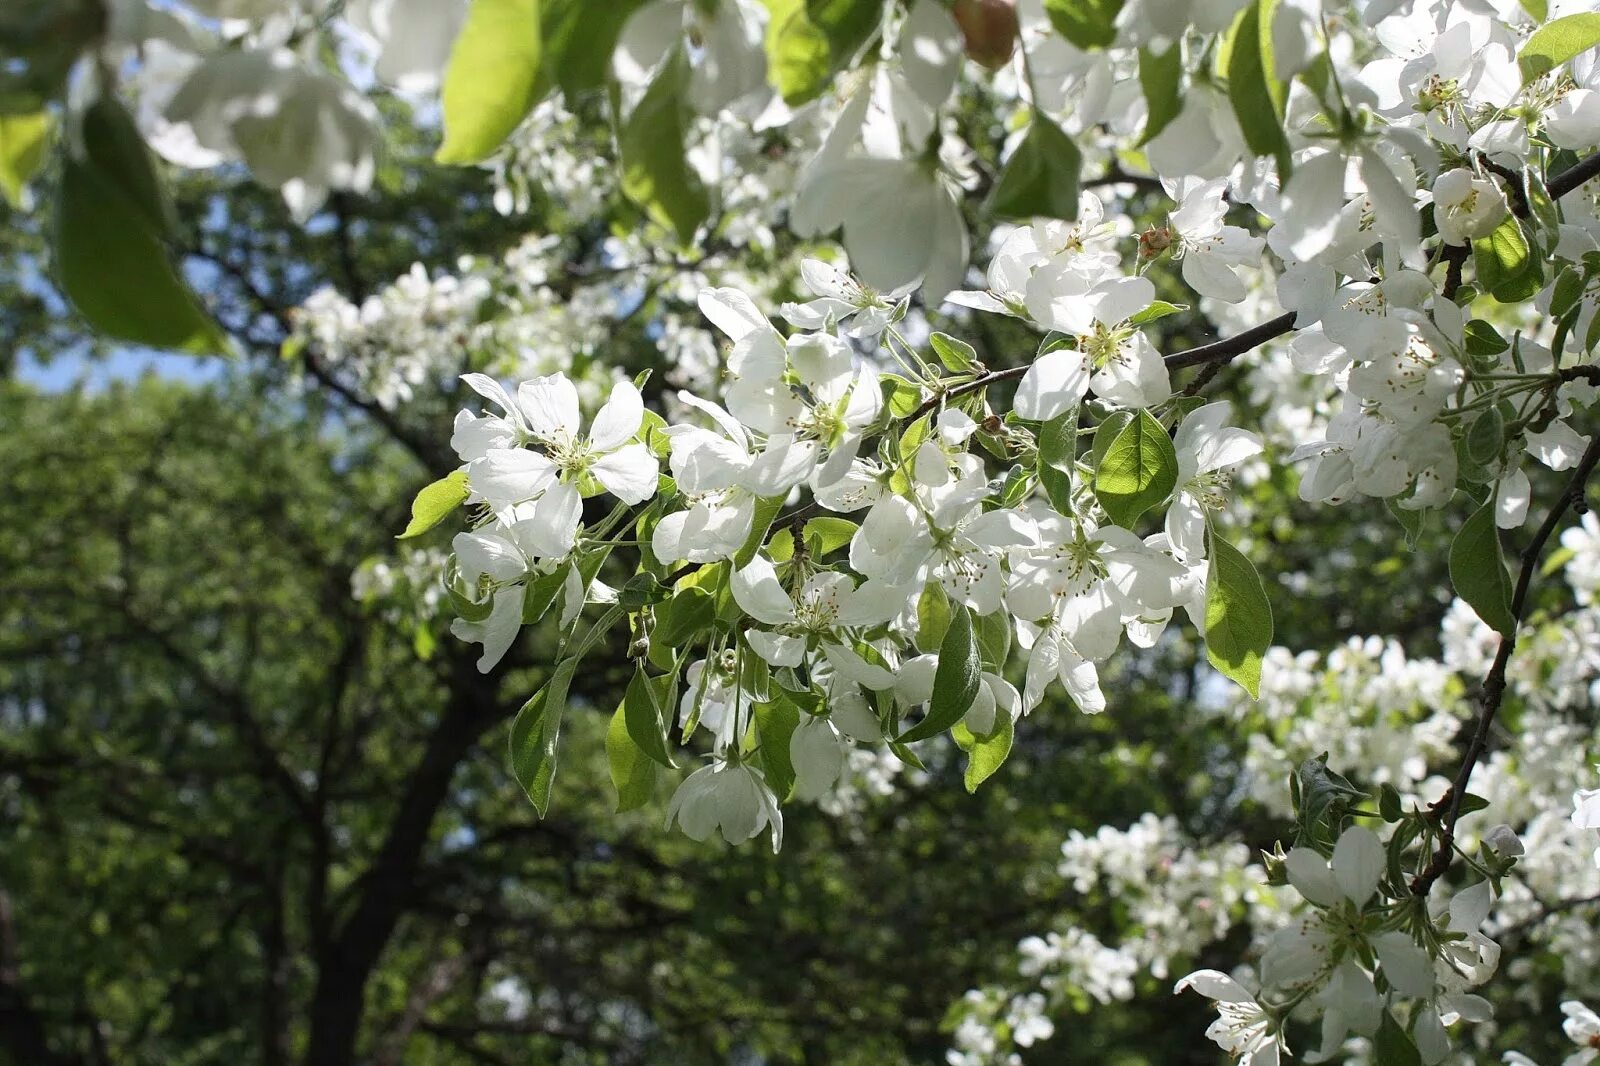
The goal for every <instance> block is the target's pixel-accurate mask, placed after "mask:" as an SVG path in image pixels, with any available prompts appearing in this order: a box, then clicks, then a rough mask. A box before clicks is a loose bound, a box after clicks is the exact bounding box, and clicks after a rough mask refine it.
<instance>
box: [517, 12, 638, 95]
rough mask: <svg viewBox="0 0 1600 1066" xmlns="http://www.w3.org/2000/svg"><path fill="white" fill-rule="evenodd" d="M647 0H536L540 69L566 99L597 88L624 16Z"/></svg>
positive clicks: (604, 72)
mask: <svg viewBox="0 0 1600 1066" xmlns="http://www.w3.org/2000/svg"><path fill="white" fill-rule="evenodd" d="M646 2H648V0H607V2H606V3H604V4H596V3H593V2H592V0H540V6H541V7H542V11H541V14H542V16H543V19H542V24H541V32H542V34H543V37H544V69H545V70H546V71H547V72H549V73H550V76H551V77H552V78H553V80H554V81H555V83H556V85H558V86H560V88H561V91H562V92H563V93H565V94H566V95H567V97H568V99H569V100H570V99H574V98H576V97H577V96H579V95H580V94H582V93H585V92H589V91H592V90H595V89H599V88H601V87H602V86H603V85H604V84H605V81H606V75H607V74H608V73H609V71H610V68H611V53H612V52H614V51H616V47H617V38H618V37H620V36H621V35H622V27H623V26H625V25H627V22H628V19H629V18H630V17H631V16H632V15H633V13H634V12H635V11H637V10H639V8H641V7H643V6H644V5H645V3H646Z"/></svg>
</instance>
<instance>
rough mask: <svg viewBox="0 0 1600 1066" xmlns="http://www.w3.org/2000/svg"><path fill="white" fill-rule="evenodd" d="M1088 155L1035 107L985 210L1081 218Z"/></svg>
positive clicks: (1008, 214) (1018, 215) (1017, 216)
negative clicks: (1081, 174)
mask: <svg viewBox="0 0 1600 1066" xmlns="http://www.w3.org/2000/svg"><path fill="white" fill-rule="evenodd" d="M1082 168H1083V156H1082V154H1081V153H1080V152H1079V151H1078V146H1077V145H1076V144H1075V143H1074V142H1073V140H1072V138H1071V137H1068V136H1067V135H1066V133H1065V132H1064V131H1063V130H1062V129H1061V127H1060V126H1058V125H1056V124H1055V123H1054V122H1052V121H1050V119H1048V118H1046V117H1045V116H1044V115H1042V114H1040V113H1039V112H1038V111H1035V112H1033V118H1032V120H1031V121H1030V122H1029V123H1028V132H1027V133H1026V134H1024V135H1023V138H1022V143H1021V144H1019V145H1017V148H1016V151H1014V152H1012V153H1011V158H1010V159H1008V160H1006V165H1005V169H1004V170H1002V171H1001V172H1000V177H999V179H998V180H996V182H995V185H994V189H993V190H992V191H991V192H990V193H989V199H988V202H987V204H986V205H985V210H987V211H988V213H989V214H991V215H993V216H994V217H995V218H1012V219H1030V218H1039V217H1043V218H1063V219H1066V220H1067V221H1069V222H1070V221H1072V220H1073V219H1075V218H1077V217H1078V173H1079V171H1080V170H1081V169H1082Z"/></svg>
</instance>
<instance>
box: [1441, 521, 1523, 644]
mask: <svg viewBox="0 0 1600 1066" xmlns="http://www.w3.org/2000/svg"><path fill="white" fill-rule="evenodd" d="M1450 584H1451V585H1453V586H1454V587H1455V590H1456V595H1457V596H1460V597H1461V598H1462V599H1463V600H1466V601H1467V606H1469V607H1471V608H1472V609H1473V610H1474V611H1476V612H1477V615H1478V617H1479V618H1481V619H1483V621H1484V623H1485V624H1486V625H1488V626H1489V628H1491V629H1493V630H1494V631H1495V632H1496V633H1499V634H1500V635H1501V636H1502V637H1508V638H1509V637H1511V636H1513V635H1514V634H1515V633H1516V630H1517V620H1516V617H1515V616H1514V615H1513V614H1512V612H1511V575H1510V574H1508V573H1507V572H1506V564H1505V561H1504V560H1503V559H1502V558H1501V556H1500V531H1499V529H1498V528H1497V527H1496V526H1495V520H1494V503H1493V501H1490V502H1489V503H1487V504H1484V505H1483V506H1482V507H1480V508H1478V510H1476V511H1474V512H1473V513H1472V516H1471V517H1470V518H1468V519H1467V520H1466V522H1465V523H1463V524H1462V526H1461V531H1460V532H1459V533H1457V534H1456V537H1455V540H1453V541H1451V542H1450Z"/></svg>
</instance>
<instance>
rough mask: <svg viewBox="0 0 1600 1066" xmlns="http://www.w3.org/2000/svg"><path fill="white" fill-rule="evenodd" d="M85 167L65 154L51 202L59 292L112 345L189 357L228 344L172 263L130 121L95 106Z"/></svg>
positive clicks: (160, 203)
mask: <svg viewBox="0 0 1600 1066" xmlns="http://www.w3.org/2000/svg"><path fill="white" fill-rule="evenodd" d="M84 142H85V145H84V146H85V157H84V158H79V157H77V156H76V155H74V154H73V153H72V152H66V153H64V155H65V159H64V162H63V164H62V171H61V187H60V191H59V193H58V194H57V197H56V211H57V214H56V242H55V269H56V275H57V278H58V280H59V281H60V283H61V288H62V291H63V292H65V294H66V295H67V298H68V299H70V300H71V301H72V304H73V306H74V307H76V308H77V310H78V313H79V314H81V315H82V316H83V317H84V320H85V321H87V322H88V323H89V325H91V326H93V327H94V328H95V330H97V331H98V332H100V333H103V334H105V335H106V336H107V337H110V338H112V339H114V340H119V341H127V342H129V343H132V344H140V345H145V346H148V347H151V348H170V349H174V350H178V351H186V352H192V353H195V354H207V353H219V352H224V351H226V350H227V339H226V338H225V337H224V336H223V334H222V331H221V330H220V329H219V328H218V327H217V324H216V323H215V322H213V321H212V320H211V317H210V316H209V315H207V314H206V312H205V310H204V309H203V308H202V307H201V304H200V301H199V300H198V299H197V298H196V296H195V294H194V292H193V291H192V290H191V289H190V288H189V285H188V283H187V282H186V281H185V280H184V279H183V276H182V275H181V274H180V273H179V272H178V270H177V268H176V267H175V266H174V265H173V263H172V260H171V259H170V258H169V257H168V254H167V249H166V245H165V243H164V242H165V239H166V235H167V234H166V221H167V218H168V208H167V201H166V196H165V193H164V192H163V191H162V189H161V181H160V177H159V176H158V175H157V173H156V169H155V164H154V162H153V160H152V159H151V158H150V152H149V150H148V149H147V148H146V147H145V145H144V141H143V139H142V138H141V137H140V136H139V132H138V129H137V127H135V126H134V123H133V119H132V117H131V116H129V115H128V113H127V112H126V111H125V110H124V109H123V108H122V106H121V105H120V104H117V103H116V102H115V101H111V100H107V99H101V100H99V101H97V102H96V103H94V104H92V105H91V106H90V107H89V109H88V112H87V113H86V114H85V116H84Z"/></svg>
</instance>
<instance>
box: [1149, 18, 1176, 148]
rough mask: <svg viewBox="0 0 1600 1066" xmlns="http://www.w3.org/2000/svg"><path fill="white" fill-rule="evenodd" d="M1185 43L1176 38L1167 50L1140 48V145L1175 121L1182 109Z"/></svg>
mask: <svg viewBox="0 0 1600 1066" xmlns="http://www.w3.org/2000/svg"><path fill="white" fill-rule="evenodd" d="M1182 81H1183V47H1182V46H1181V45H1179V44H1178V43H1176V42H1174V43H1172V44H1171V45H1169V46H1168V47H1167V50H1166V51H1165V52H1153V51H1151V50H1150V49H1148V48H1141V49H1139V87H1140V88H1142V89H1143V90H1144V103H1145V120H1144V132H1143V133H1141V134H1140V135H1139V143H1140V144H1141V145H1144V144H1148V143H1150V141H1151V139H1152V138H1154V137H1155V136H1156V135H1157V134H1159V133H1160V132H1161V131H1162V130H1164V129H1166V128H1167V127H1168V126H1170V125H1171V124H1172V120H1173V119H1175V118H1177V117H1178V113H1179V112H1180V111H1182V110H1183V90H1182Z"/></svg>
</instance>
